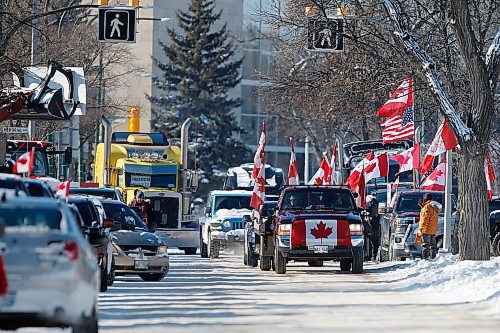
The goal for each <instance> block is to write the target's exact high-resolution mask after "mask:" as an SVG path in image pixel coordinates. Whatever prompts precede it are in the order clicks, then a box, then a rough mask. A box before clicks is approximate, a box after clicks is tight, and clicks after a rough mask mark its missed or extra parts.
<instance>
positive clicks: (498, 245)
mask: <svg viewBox="0 0 500 333" xmlns="http://www.w3.org/2000/svg"><path fill="white" fill-rule="evenodd" d="M488 210H489V213H490V236H491V252H492V253H493V255H494V256H500V198H499V197H496V198H493V200H491V201H490V202H489V206H488Z"/></svg>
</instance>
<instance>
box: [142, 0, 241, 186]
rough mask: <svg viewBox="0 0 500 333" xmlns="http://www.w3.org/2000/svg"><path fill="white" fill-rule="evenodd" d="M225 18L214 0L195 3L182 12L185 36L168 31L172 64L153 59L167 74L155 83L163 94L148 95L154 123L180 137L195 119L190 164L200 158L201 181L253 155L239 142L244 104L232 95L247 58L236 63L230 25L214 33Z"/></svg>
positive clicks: (180, 23)
mask: <svg viewBox="0 0 500 333" xmlns="http://www.w3.org/2000/svg"><path fill="white" fill-rule="evenodd" d="M220 16H221V11H216V9H215V0H191V2H190V4H189V9H188V11H186V12H184V11H181V10H179V11H177V21H178V27H179V28H180V30H181V31H182V32H181V33H178V32H176V31H175V30H174V29H170V28H169V29H167V32H168V36H169V38H170V40H171V43H170V44H167V43H163V42H160V45H161V47H162V50H163V51H164V52H165V55H166V57H167V59H168V60H167V62H166V63H164V62H162V61H160V60H158V59H156V58H154V62H155V64H156V66H158V67H159V68H160V69H161V70H162V71H163V75H162V76H161V77H159V78H158V79H156V80H155V81H154V84H155V86H156V87H158V88H159V89H161V90H162V93H161V95H160V96H150V97H149V99H150V101H151V103H152V104H153V124H152V125H153V127H154V128H156V129H157V130H159V131H160V132H163V133H165V134H166V135H167V136H168V137H169V138H179V137H180V126H181V124H182V122H183V121H184V120H185V119H186V118H187V117H191V119H192V121H193V125H192V126H191V135H190V142H191V144H190V158H191V162H190V163H192V162H193V161H194V157H195V156H196V157H195V158H196V166H197V168H198V169H199V170H200V171H201V174H202V179H201V181H202V183H208V182H211V181H213V180H216V179H214V177H215V178H216V177H217V175H219V176H221V175H222V173H223V172H224V170H225V169H227V168H228V167H230V166H235V165H237V164H239V163H241V161H244V159H245V158H247V157H248V153H249V152H248V150H247V149H246V147H245V146H244V144H242V143H241V142H240V141H239V140H238V139H236V138H235V137H236V135H237V134H238V133H239V132H240V128H239V127H238V124H237V123H236V120H235V119H234V117H233V115H232V113H231V111H232V110H233V109H234V108H237V107H239V106H240V105H241V100H240V99H239V98H231V97H230V96H229V92H230V90H231V89H232V88H234V87H236V86H237V85H238V83H239V82H240V80H241V76H240V73H239V68H240V66H241V63H242V60H241V59H235V52H236V50H235V47H234V45H233V44H232V42H231V41H230V39H229V33H228V30H227V24H224V25H223V26H222V28H221V29H220V30H218V31H213V30H214V29H213V26H214V24H215V23H216V22H217V20H219V19H220ZM190 167H193V165H190ZM221 172H222V173H221Z"/></svg>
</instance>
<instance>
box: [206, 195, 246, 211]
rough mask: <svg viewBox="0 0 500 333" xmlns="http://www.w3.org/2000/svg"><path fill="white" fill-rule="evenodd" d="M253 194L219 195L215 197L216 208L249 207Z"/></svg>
mask: <svg viewBox="0 0 500 333" xmlns="http://www.w3.org/2000/svg"><path fill="white" fill-rule="evenodd" d="M251 198H252V197H251V196H248V195H247V196H241V197H239V196H217V197H216V198H215V210H216V211H218V210H219V209H249V210H252V207H250V199H251Z"/></svg>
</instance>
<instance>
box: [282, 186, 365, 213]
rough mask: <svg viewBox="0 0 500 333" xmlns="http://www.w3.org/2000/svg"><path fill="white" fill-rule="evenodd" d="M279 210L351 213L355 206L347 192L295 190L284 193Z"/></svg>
mask: <svg viewBox="0 0 500 333" xmlns="http://www.w3.org/2000/svg"><path fill="white" fill-rule="evenodd" d="M281 208H282V209H292V210H293V209H298V210H300V209H315V210H316V209H319V210H321V209H325V210H342V211H353V210H355V209H356V204H355V203H354V199H353V197H352V195H351V193H350V192H349V191H348V190H338V189H314V190H313V189H295V190H289V191H286V192H285V194H284V196H283V200H282V202H281Z"/></svg>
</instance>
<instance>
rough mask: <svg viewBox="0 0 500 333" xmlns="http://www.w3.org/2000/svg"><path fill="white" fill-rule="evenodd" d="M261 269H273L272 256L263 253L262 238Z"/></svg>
mask: <svg viewBox="0 0 500 333" xmlns="http://www.w3.org/2000/svg"><path fill="white" fill-rule="evenodd" d="M259 246H260V270H261V271H269V270H271V257H268V256H264V255H263V254H262V253H264V242H263V241H262V238H261V240H260V244H259Z"/></svg>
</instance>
